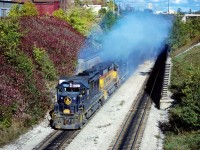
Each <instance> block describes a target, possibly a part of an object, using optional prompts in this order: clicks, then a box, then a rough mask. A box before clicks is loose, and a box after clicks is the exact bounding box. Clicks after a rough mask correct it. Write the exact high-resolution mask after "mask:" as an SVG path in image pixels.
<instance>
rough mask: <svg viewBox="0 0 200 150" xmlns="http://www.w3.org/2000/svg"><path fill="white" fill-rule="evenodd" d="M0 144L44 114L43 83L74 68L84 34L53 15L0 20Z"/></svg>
mask: <svg viewBox="0 0 200 150" xmlns="http://www.w3.org/2000/svg"><path fill="white" fill-rule="evenodd" d="M0 37H1V38H0V64H1V67H0V72H1V74H0V80H1V82H0V102H1V105H0V116H1V117H0V129H1V130H0V136H1V137H3V138H1V140H0V145H3V144H5V143H7V142H9V141H10V140H12V139H14V138H17V137H18V136H19V134H22V133H23V132H24V131H25V130H27V129H28V127H30V126H31V125H33V124H36V123H37V122H38V121H39V120H40V119H41V118H43V117H44V115H45V113H46V111H47V110H48V109H49V108H50V105H51V96H50V93H49V92H48V90H47V88H46V86H45V83H46V81H50V80H55V79H56V78H57V77H58V76H61V75H70V74H72V73H73V72H74V70H75V67H76V63H77V54H78V51H79V49H80V48H81V46H82V45H83V42H84V40H85V38H84V37H83V36H82V35H81V34H79V33H78V32H77V31H75V30H74V29H73V28H72V27H71V26H70V25H69V24H68V23H66V22H64V21H61V20H59V19H57V18H54V17H49V16H43V17H21V18H18V19H14V18H6V19H2V20H0Z"/></svg>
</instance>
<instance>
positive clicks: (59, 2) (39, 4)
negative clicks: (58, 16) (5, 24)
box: [0, 0, 74, 17]
mask: <svg viewBox="0 0 200 150" xmlns="http://www.w3.org/2000/svg"><path fill="white" fill-rule="evenodd" d="M25 2H33V3H34V4H35V6H36V8H37V10H38V12H39V15H52V13H53V12H54V11H55V10H58V9H59V8H62V9H63V10H66V9H68V8H69V7H70V6H72V5H73V4H74V0H0V17H6V16H7V15H8V12H9V10H10V8H11V7H12V6H13V5H14V4H19V5H23V4H24V3H25Z"/></svg>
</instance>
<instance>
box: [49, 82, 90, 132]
mask: <svg viewBox="0 0 200 150" xmlns="http://www.w3.org/2000/svg"><path fill="white" fill-rule="evenodd" d="M87 91H88V90H87V87H86V86H85V85H84V84H83V83H81V82H74V81H73V82H72V81H69V80H68V79H65V80H59V84H58V86H57V102H56V103H55V104H54V116H53V120H54V122H53V126H54V127H55V128H58V129H59V128H62V129H78V128H80V126H81V124H80V120H82V118H80V117H81V115H80V114H81V113H82V110H83V106H84V105H83V102H84V100H85V99H87V93H88V92H87Z"/></svg>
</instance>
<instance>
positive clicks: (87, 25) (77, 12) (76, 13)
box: [53, 7, 96, 36]
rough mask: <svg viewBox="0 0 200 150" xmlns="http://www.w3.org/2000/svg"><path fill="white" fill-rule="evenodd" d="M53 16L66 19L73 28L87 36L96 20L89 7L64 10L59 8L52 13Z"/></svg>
mask: <svg viewBox="0 0 200 150" xmlns="http://www.w3.org/2000/svg"><path fill="white" fill-rule="evenodd" d="M53 16H55V17H57V18H60V19H63V20H65V21H67V22H68V23H69V24H70V25H72V27H73V28H74V29H76V30H77V31H78V32H80V33H81V34H83V35H85V36H87V35H88V34H89V32H90V30H91V28H92V26H93V24H94V23H95V22H96V20H95V14H94V13H93V12H92V10H91V9H86V8H82V7H74V8H71V9H69V10H68V11H66V12H64V11H63V10H61V9H59V10H58V11H55V12H54V13H53Z"/></svg>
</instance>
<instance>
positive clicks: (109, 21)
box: [100, 11, 117, 32]
mask: <svg viewBox="0 0 200 150" xmlns="http://www.w3.org/2000/svg"><path fill="white" fill-rule="evenodd" d="M116 20H117V16H116V15H115V14H114V13H113V12H112V11H108V12H107V13H106V15H105V16H104V18H103V19H102V21H101V23H100V26H101V28H102V29H103V31H105V32H107V31H109V30H110V29H111V27H112V26H113V25H114V24H115V22H116Z"/></svg>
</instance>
